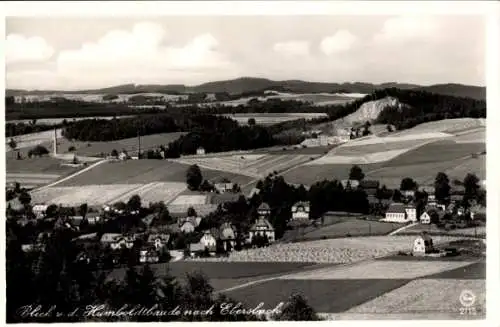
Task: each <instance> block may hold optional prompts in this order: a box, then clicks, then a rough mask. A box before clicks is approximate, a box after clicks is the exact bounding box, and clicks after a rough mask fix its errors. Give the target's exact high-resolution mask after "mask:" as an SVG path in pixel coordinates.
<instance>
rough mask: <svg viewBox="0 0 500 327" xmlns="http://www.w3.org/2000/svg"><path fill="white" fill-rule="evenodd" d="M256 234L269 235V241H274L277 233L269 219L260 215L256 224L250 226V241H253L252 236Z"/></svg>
mask: <svg viewBox="0 0 500 327" xmlns="http://www.w3.org/2000/svg"><path fill="white" fill-rule="evenodd" d="M256 235H259V236H267V239H268V240H269V243H272V242H274V240H275V234H274V227H273V225H271V223H270V222H269V220H267V219H266V218H264V217H260V218H259V219H257V221H256V222H255V224H253V226H252V227H251V228H250V233H249V235H248V243H252V238H253V237H254V236H256Z"/></svg>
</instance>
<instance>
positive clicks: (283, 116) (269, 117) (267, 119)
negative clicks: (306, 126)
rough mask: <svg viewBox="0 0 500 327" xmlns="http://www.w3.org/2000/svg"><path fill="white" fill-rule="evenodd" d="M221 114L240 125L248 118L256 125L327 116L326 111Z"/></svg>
mask: <svg viewBox="0 0 500 327" xmlns="http://www.w3.org/2000/svg"><path fill="white" fill-rule="evenodd" d="M222 116H226V117H229V118H231V119H233V120H235V121H237V122H238V123H239V124H241V125H246V124H248V120H249V119H250V118H253V119H255V123H256V124H258V125H273V124H277V123H282V122H285V121H289V120H296V119H301V118H304V119H306V120H307V119H314V118H322V117H327V114H326V113H255V114H248V113H237V114H223V115H222Z"/></svg>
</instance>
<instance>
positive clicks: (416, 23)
mask: <svg viewBox="0 0 500 327" xmlns="http://www.w3.org/2000/svg"><path fill="white" fill-rule="evenodd" d="M436 27H437V23H436V22H435V21H434V20H433V19H432V18H431V17H430V16H398V17H393V18H389V19H388V20H386V21H385V22H384V25H383V27H382V30H381V31H380V32H379V33H377V34H376V35H375V37H374V41H375V42H384V41H389V42H390V41H399V40H408V39H410V38H419V37H427V36H432V35H433V34H435V30H436Z"/></svg>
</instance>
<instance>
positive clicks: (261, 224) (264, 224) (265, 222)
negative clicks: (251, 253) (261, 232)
mask: <svg viewBox="0 0 500 327" xmlns="http://www.w3.org/2000/svg"><path fill="white" fill-rule="evenodd" d="M262 227H264V228H266V229H269V230H274V227H273V225H272V224H271V223H270V222H269V220H267V219H265V218H259V219H257V221H256V222H255V224H253V226H252V228H250V230H255V229H257V228H262Z"/></svg>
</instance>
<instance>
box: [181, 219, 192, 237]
mask: <svg viewBox="0 0 500 327" xmlns="http://www.w3.org/2000/svg"><path fill="white" fill-rule="evenodd" d="M195 228H196V226H195V225H194V223H193V222H192V221H185V222H184V223H182V225H181V226H180V228H179V229H180V231H181V232H182V233H183V234H189V233H192V232H194V229H195Z"/></svg>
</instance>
